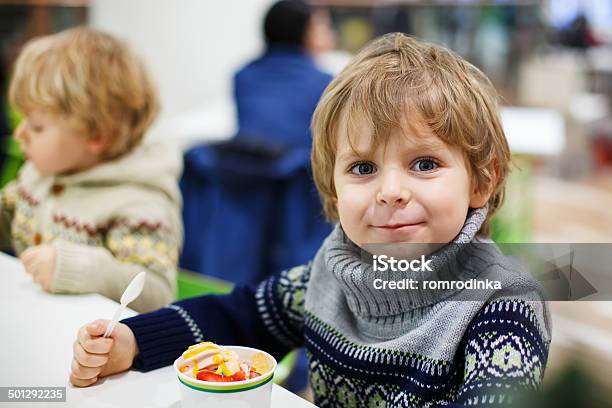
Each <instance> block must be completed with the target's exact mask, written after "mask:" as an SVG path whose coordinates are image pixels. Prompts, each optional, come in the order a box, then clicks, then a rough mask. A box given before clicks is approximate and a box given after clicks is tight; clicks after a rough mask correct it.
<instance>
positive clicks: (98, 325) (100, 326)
mask: <svg viewBox="0 0 612 408" xmlns="http://www.w3.org/2000/svg"><path fill="white" fill-rule="evenodd" d="M107 325H108V322H107V321H105V320H96V321H94V322H91V323H90V324H88V325H87V326H85V330H86V331H87V334H89V335H90V336H92V337H97V336H101V335H103V334H104V332H105V331H106V326H107Z"/></svg>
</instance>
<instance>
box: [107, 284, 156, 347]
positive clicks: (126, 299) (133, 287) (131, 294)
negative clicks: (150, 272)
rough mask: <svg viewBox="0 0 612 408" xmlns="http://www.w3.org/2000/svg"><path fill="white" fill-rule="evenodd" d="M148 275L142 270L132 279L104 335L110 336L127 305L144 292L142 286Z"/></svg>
mask: <svg viewBox="0 0 612 408" xmlns="http://www.w3.org/2000/svg"><path fill="white" fill-rule="evenodd" d="M146 277H147V274H146V272H140V273H139V274H138V275H136V276H135V277H134V279H132V281H131V282H130V284H129V285H128V286H127V288H125V291H124V292H123V295H121V302H120V303H121V305H119V307H118V308H117V311H116V312H115V314H114V315H113V319H112V320H111V322H110V323H109V324H108V326H107V327H106V331H105V332H104V337H109V336H110V335H111V333H112V332H113V329H114V328H115V326H116V325H117V322H118V321H119V318H120V317H121V314H122V313H123V311H124V310H125V308H126V307H127V305H129V304H130V303H132V302H133V301H134V300H135V299H136V298H137V297H138V296H139V295H140V292H142V288H144V284H145V278H146Z"/></svg>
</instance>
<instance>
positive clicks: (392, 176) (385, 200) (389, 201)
mask: <svg viewBox="0 0 612 408" xmlns="http://www.w3.org/2000/svg"><path fill="white" fill-rule="evenodd" d="M404 184H405V183H402V180H401V175H399V174H397V172H395V171H389V172H387V173H386V174H383V175H382V180H381V185H380V189H379V190H378V192H377V193H376V202H377V203H378V204H380V205H391V206H394V207H404V206H406V204H408V202H409V201H410V198H411V197H412V193H411V192H410V190H409V189H408V188H406V187H405V185H404Z"/></svg>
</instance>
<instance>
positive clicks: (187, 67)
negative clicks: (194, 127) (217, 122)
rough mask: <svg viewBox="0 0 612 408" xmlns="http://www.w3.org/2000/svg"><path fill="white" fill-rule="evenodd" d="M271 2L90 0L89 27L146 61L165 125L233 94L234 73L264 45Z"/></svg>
mask: <svg viewBox="0 0 612 408" xmlns="http://www.w3.org/2000/svg"><path fill="white" fill-rule="evenodd" d="M271 3H272V0H175V1H171V0H92V1H91V3H90V5H91V7H90V23H91V24H92V25H93V26H94V27H97V28H100V29H104V30H106V31H109V32H111V33H114V34H117V35H119V36H121V37H122V38H124V39H126V40H127V41H128V42H129V43H130V45H131V46H132V47H133V48H134V49H135V50H136V52H138V53H139V54H140V55H141V56H142V57H143V58H144V60H145V61H146V63H147V65H148V67H149V70H150V71H151V73H152V75H153V77H154V79H155V81H156V83H157V86H158V88H159V92H160V99H161V103H162V112H161V115H160V116H161V117H160V119H165V120H167V119H168V118H173V117H175V116H176V115H177V114H179V113H182V112H185V111H188V110H192V109H193V108H195V107H197V106H201V105H203V104H215V103H217V101H218V100H220V99H223V98H227V96H228V95H229V94H230V93H231V77H232V73H233V72H234V71H235V70H236V69H237V68H238V67H240V66H241V65H242V64H244V63H245V62H246V61H247V60H248V59H250V58H252V57H254V56H255V55H257V54H258V53H259V52H260V51H261V50H262V46H263V39H262V33H261V24H262V19H263V16H264V13H265V11H266V10H267V8H268V7H269V6H270V4H271Z"/></svg>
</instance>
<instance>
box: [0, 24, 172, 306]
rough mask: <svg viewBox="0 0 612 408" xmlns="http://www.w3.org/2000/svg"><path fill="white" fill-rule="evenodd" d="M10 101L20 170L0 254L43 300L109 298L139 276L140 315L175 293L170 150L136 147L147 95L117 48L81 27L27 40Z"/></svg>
mask: <svg viewBox="0 0 612 408" xmlns="http://www.w3.org/2000/svg"><path fill="white" fill-rule="evenodd" d="M9 97H10V101H11V103H12V105H13V106H14V107H15V108H16V109H17V110H18V111H19V112H20V113H22V114H23V116H24V120H23V121H22V122H21V124H20V125H19V127H18V128H17V130H16V131H15V137H16V139H17V140H18V142H19V143H20V145H21V148H22V150H23V152H24V155H25V158H26V164H25V165H24V167H23V168H22V170H21V171H20V174H19V176H18V178H17V180H16V181H14V182H12V183H11V184H9V185H8V186H6V187H5V188H4V189H3V190H2V193H1V201H0V249H12V250H13V251H15V253H16V254H17V255H19V256H20V258H21V260H22V261H23V264H24V267H25V270H26V272H27V273H29V274H30V275H32V278H33V280H34V281H35V282H37V283H38V284H40V285H41V287H42V288H43V289H44V290H46V291H48V292H52V293H89V292H97V293H100V294H102V295H104V296H107V297H109V298H111V299H114V300H119V298H120V296H121V293H122V291H123V289H124V288H125V286H126V285H127V283H128V282H129V281H130V280H131V278H132V277H134V276H135V275H136V274H137V273H139V272H140V271H143V270H144V271H147V280H146V284H145V288H144V291H143V293H142V295H141V296H140V297H139V298H138V300H137V301H135V302H134V303H133V304H132V307H133V308H134V309H136V310H138V311H141V312H144V311H149V310H153V309H156V308H159V307H161V306H164V305H166V304H167V303H169V302H171V301H172V300H173V299H174V296H175V289H176V288H175V286H176V270H177V261H178V253H179V250H180V246H181V243H182V224H181V215H180V207H181V199H180V193H179V189H178V185H177V178H178V176H179V175H180V172H181V157H180V154H179V153H178V151H173V150H169V149H168V147H165V146H164V147H162V146H147V145H141V144H140V142H141V140H142V138H143V136H144V133H145V131H146V130H147V128H148V127H149V125H150V124H151V122H152V121H153V119H154V118H155V115H156V113H157V101H156V95H155V90H154V88H153V86H152V84H151V81H150V80H149V77H148V75H147V73H146V71H145V69H144V66H143V65H142V63H141V62H140V61H139V60H138V59H137V58H136V57H135V56H134V55H133V54H132V53H131V52H130V50H129V49H128V48H127V46H126V45H125V44H123V43H122V42H121V41H119V40H117V39H116V38H113V37H112V36H110V35H108V34H105V33H101V32H99V31H96V30H92V29H88V28H76V29H72V30H68V31H65V32H62V33H59V34H54V35H50V36H47V37H43V38H39V39H35V40H33V41H31V42H30V43H28V44H27V45H26V46H25V48H24V49H23V51H22V53H21V55H20V56H19V58H18V59H17V62H16V65H15V70H14V74H13V78H12V81H11V85H10V95H9Z"/></svg>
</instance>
